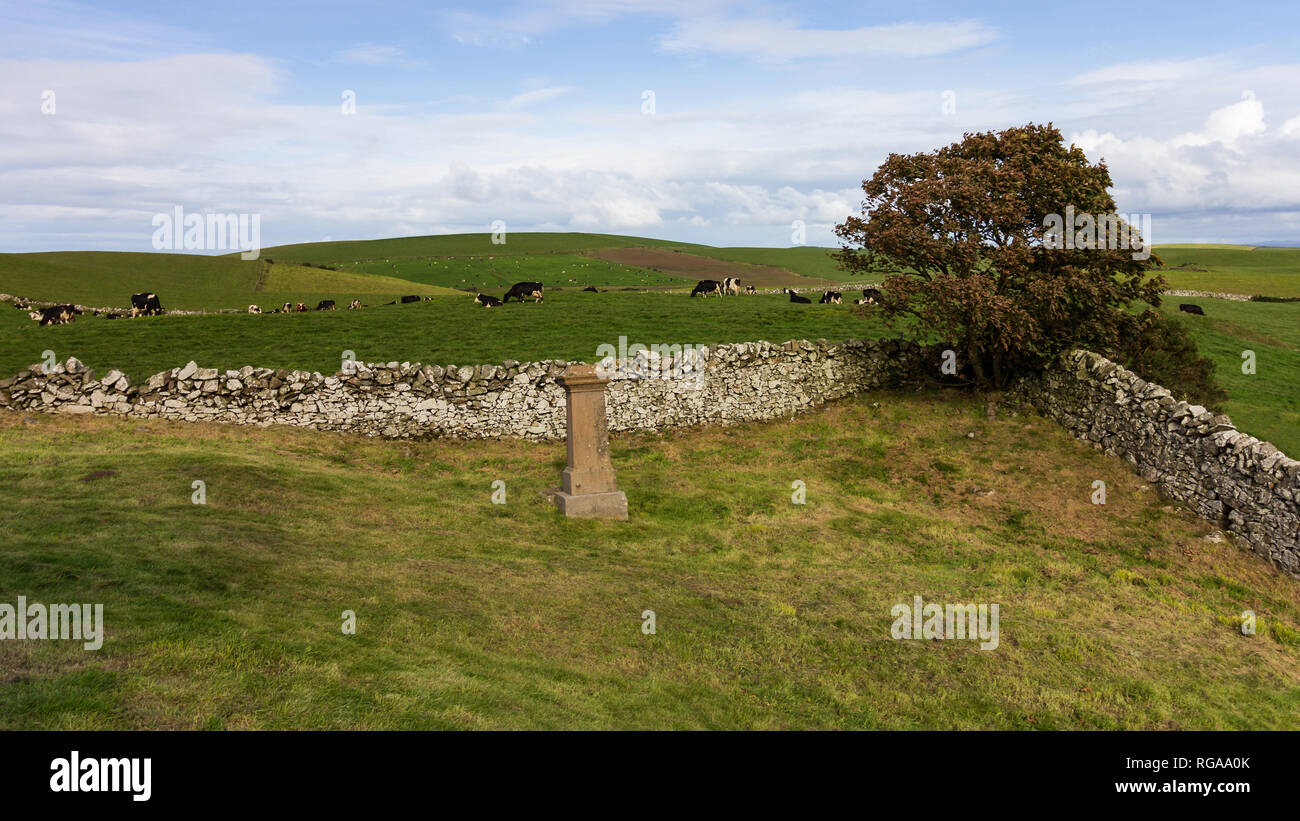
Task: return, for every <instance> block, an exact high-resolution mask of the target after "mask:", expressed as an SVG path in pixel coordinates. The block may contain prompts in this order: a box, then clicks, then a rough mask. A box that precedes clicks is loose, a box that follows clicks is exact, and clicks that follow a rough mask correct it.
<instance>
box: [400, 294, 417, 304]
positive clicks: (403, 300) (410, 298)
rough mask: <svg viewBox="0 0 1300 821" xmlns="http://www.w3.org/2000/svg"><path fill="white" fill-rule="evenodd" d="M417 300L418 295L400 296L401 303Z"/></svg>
mask: <svg viewBox="0 0 1300 821" xmlns="http://www.w3.org/2000/svg"><path fill="white" fill-rule="evenodd" d="M419 301H420V298H419V297H418V296H404V297H402V304H403V305H405V304H407V303H408V302H419Z"/></svg>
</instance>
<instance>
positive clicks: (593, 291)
mask: <svg viewBox="0 0 1300 821" xmlns="http://www.w3.org/2000/svg"><path fill="white" fill-rule="evenodd" d="M582 290H583V291H584V292H585V291H591V292H592V293H593V294H598V293H600V291H597V290H596V289H595V288H593V287H591V286H590V285H588V286H587V287H586V288H583V289H582Z"/></svg>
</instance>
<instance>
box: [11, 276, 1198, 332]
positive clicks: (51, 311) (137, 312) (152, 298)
mask: <svg viewBox="0 0 1300 821" xmlns="http://www.w3.org/2000/svg"><path fill="white" fill-rule="evenodd" d="M583 290H584V291H591V292H594V293H599V291H597V290H596V289H595V288H593V287H591V286H590V285H589V286H587V287H586V288H584V289H583ZM744 292H745V293H746V294H754V293H756V291H755V290H754V286H753V285H749V286H747V287H746V288H745V291H744ZM739 293H741V290H740V279H739V278H738V277H725V278H723V279H721V280H716V279H702V280H700V281H699V282H698V284H696V286H695V289H694V290H692V291H691V296H696V295H697V294H698V295H699V296H701V297H704V296H708V295H709V294H717V295H718V296H723V295H727V294H731V295H735V294H739ZM785 293H787V294H789V295H790V301H791V302H794V303H796V304H801V305H810V304H812V300H811V299H809V298H808V297H806V296H801V295H800V294H799V293H798V292H796V291H795V290H793V289H791V288H786V289H785ZM525 297H528V298H531V299H532V300H533V302H534V303H537V302H541V301H542V283H540V282H517V283H515V284H514V285H513V286H512V287H511V288H510V290H509V291H507V292H506V293H505V294H504V295H503V296H502V297H501V298H500V299H497V298H496V297H494V296H489V295H488V294H476V295H475V296H474V301H475V302H476V303H478V304H479V305H482V306H483V307H484V308H494V307H497V306H499V305H503V304H505V303H507V302H509V301H510V300H511V299H514V300H516V301H518V302H523V301H524V298H525ZM424 299H425V300H430V299H433V297H429V296H426V297H424ZM882 299H883V297H882V295H881V293H880V291H879V290H878V289H876V288H864V289H862V298H861V299H858V300H854V303H853V304H855V305H877V304H879V303H880V302H881V300H882ZM419 301H421V298H420V297H419V296H414V295H412V296H404V297H402V298H401V300H400V302H401V303H402V304H403V305H405V304H407V303H410V302H419ZM843 301H844V295H843V294H842V293H840V292H839V291H825V292H823V293H822V296H821V299H820V300H818V302H819V303H820V304H822V305H840V304H842V303H843ZM398 302H399V300H393V301H392V302H387V303H385V304H386V305H396V304H398ZM14 307H15V308H21V309H24V310H29V313H28V316H30V317H31V318H32V319H34V320H36V321H37V322H39V323H40V324H41V325H67V324H68V323H70V322H72V320H73V319H74V318H76V317H77V316H78V315H79V314H82V313H84V311H83V310H81V309H80V308H78V307H77V306H75V305H51V306H50V307H48V308H35V309H34V310H31V306H29V305H27V304H25V303H23V302H21V301H18V302H15V303H14ZM364 307H366V306H365V305H362V304H361V300H359V299H354V300H352V302H351V303H349V304H348V308H349V310H357V309H359V308H364ZM335 308H336V306H335V304H334V300H332V299H322V300H321V301H320V303H319V304H317V305H316V308H315V309H314V310H317V311H333V310H335ZM307 310H308V308H307V304H306V303H305V302H298V303H293V302H286V303H284V304H283V305H281V306H280V307H279V308H277V309H275V310H272V311H266V313H270V314H292V313H305V312H307ZM1178 310H1180V311H1182V312H1184V313H1189V314H1198V315H1200V316H1204V315H1205V311H1204V309H1202V308H1201V306H1199V305H1192V304H1190V303H1183V304H1181V305H1179V306H1178ZM248 312H249V313H250V314H261V313H263V311H262V309H261V308H260V307H258V306H257V305H249V306H248ZM93 313H94V315H95V316H103V317H105V318H106V319H121V318H123V317H137V316H158V315H160V314H162V313H163V308H162V303H161V302H160V301H159V300H158V295H157V294H154V293H148V292H146V293H140V294H131V309H130V311H99V310H96V311H93Z"/></svg>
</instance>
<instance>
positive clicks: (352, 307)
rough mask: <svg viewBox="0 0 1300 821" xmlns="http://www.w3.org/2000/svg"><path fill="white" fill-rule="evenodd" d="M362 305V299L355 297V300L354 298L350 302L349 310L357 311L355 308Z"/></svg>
mask: <svg viewBox="0 0 1300 821" xmlns="http://www.w3.org/2000/svg"><path fill="white" fill-rule="evenodd" d="M360 307H361V300H359V299H354V300H352V302H351V303H349V304H348V310H349V311H355V310H357V309H358V308H360Z"/></svg>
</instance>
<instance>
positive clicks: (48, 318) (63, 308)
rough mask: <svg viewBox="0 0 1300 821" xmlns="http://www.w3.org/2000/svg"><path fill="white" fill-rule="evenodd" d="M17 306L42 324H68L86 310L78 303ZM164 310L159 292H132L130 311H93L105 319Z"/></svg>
mask: <svg viewBox="0 0 1300 821" xmlns="http://www.w3.org/2000/svg"><path fill="white" fill-rule="evenodd" d="M14 307H15V308H21V309H24V310H27V311H28V313H27V315H28V316H30V317H31V318H32V319H34V320H35V321H37V322H39V323H40V324H42V325H67V324H68V323H69V322H71V321H72V320H73V319H75V318H76V317H77V316H78V315H80V314H83V313H85V311H83V310H81V309H80V308H78V307H77V306H76V305H51V306H50V307H48V308H36V309H34V310H33V309H32V306H30V305H27V304H25V303H23V302H15V303H14ZM162 312H163V308H162V303H161V302H159V301H158V295H157V294H150V293H143V294H131V310H130V311H92V312H91V313H93V314H94V315H95V316H102V317H104V318H105V319H122V318H123V317H137V316H158V315H159V314H161V313H162Z"/></svg>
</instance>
